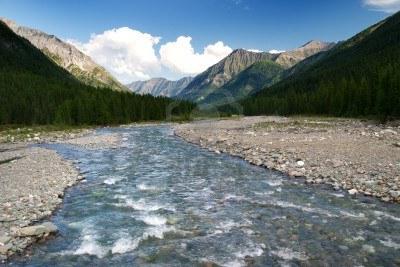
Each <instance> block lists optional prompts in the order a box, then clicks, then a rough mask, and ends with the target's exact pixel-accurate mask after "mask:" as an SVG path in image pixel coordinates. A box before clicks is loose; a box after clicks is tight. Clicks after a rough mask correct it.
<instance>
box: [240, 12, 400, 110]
mask: <svg viewBox="0 0 400 267" xmlns="http://www.w3.org/2000/svg"><path fill="white" fill-rule="evenodd" d="M296 67H297V69H296V72H295V73H294V74H293V75H291V76H289V77H288V78H287V79H285V80H283V81H282V82H280V83H278V84H276V85H274V86H272V87H267V88H265V89H264V90H263V91H261V92H260V93H258V94H256V95H255V96H254V97H251V98H249V99H247V100H245V101H243V102H242V105H243V107H244V112H245V114H247V115H257V114H275V113H277V114H300V113H302V114H327V115H335V116H367V115H378V116H383V117H391V116H395V117H399V116H400V13H397V14H395V15H393V16H391V17H389V18H388V19H386V20H384V21H382V22H380V23H378V24H376V25H373V26H372V27H370V28H368V29H366V30H365V31H363V32H361V33H359V34H357V35H356V36H354V37H353V38H351V39H349V40H347V41H345V42H342V43H340V44H339V45H337V46H336V47H334V48H333V49H331V50H329V51H327V52H324V53H323V54H320V55H318V56H317V57H315V58H313V59H312V60H311V62H309V64H303V65H300V66H295V68H296Z"/></svg>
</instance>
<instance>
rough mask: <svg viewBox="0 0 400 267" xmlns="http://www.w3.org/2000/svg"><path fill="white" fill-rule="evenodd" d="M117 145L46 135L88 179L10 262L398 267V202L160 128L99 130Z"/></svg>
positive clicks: (71, 193) (106, 264) (67, 195)
mask: <svg viewBox="0 0 400 267" xmlns="http://www.w3.org/2000/svg"><path fill="white" fill-rule="evenodd" d="M101 132H119V133H121V135H122V137H123V145H122V148H120V149H102V150H85V149H83V148H78V147H74V146H68V145H50V146H51V147H52V148H53V149H56V150H57V151H58V152H59V153H60V154H61V155H63V156H64V157H66V158H68V159H72V160H74V161H76V164H77V165H78V166H79V167H80V169H81V171H82V173H84V175H85V176H86V182H84V183H81V184H79V185H77V186H75V187H73V188H72V189H70V190H68V192H67V194H66V196H65V201H64V204H63V205H62V206H61V208H60V210H59V211H58V212H57V213H56V214H55V216H54V217H53V218H52V220H53V222H54V223H56V224H57V226H58V227H59V229H60V232H59V234H58V235H57V236H56V237H55V238H54V239H52V240H49V241H47V242H45V243H43V244H38V245H35V246H34V248H33V255H32V256H31V257H29V258H22V259H16V260H14V262H12V263H11V266H202V264H205V263H206V262H213V263H215V264H218V265H222V266H245V265H246V264H247V265H249V266H399V265H400V206H399V205H394V204H384V203H381V202H379V201H377V200H375V199H372V198H357V199H354V198H351V197H350V196H348V195H347V194H345V193H343V192H339V191H333V190H331V189H330V188H327V187H323V186H306V185H304V183H303V182H302V181H300V180H293V179H289V178H287V177H286V176H283V175H281V174H279V173H276V172H272V171H268V170H266V169H263V168H259V167H255V166H252V165H249V164H247V163H246V162H244V161H242V160H240V159H238V158H234V157H230V156H228V155H217V154H214V153H211V152H208V151H206V150H202V149H200V148H198V147H196V146H194V145H191V144H188V143H186V142H184V141H182V140H180V139H179V138H177V137H175V136H174V135H173V132H172V129H171V128H169V127H167V126H150V127H134V128H118V129H105V130H101V131H100V133H101Z"/></svg>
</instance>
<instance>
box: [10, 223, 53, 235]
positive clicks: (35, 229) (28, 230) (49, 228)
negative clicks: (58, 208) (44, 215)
mask: <svg viewBox="0 0 400 267" xmlns="http://www.w3.org/2000/svg"><path fill="white" fill-rule="evenodd" d="M57 231H58V229H57V226H55V225H54V224H53V223H51V222H45V223H42V224H39V225H34V226H27V227H23V228H21V229H19V231H18V235H19V236H42V235H44V234H51V233H55V232H57Z"/></svg>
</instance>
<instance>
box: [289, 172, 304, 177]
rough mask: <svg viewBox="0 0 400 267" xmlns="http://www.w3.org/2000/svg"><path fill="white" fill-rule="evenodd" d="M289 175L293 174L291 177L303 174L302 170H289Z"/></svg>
mask: <svg viewBox="0 0 400 267" xmlns="http://www.w3.org/2000/svg"><path fill="white" fill-rule="evenodd" d="M289 175H290V176H293V177H301V176H303V175H304V174H303V173H302V172H299V171H290V172H289Z"/></svg>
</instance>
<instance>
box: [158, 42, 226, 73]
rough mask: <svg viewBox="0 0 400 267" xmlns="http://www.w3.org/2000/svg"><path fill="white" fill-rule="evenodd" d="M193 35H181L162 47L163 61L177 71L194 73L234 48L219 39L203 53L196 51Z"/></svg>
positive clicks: (161, 56) (161, 57) (218, 59)
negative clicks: (193, 44)
mask: <svg viewBox="0 0 400 267" xmlns="http://www.w3.org/2000/svg"><path fill="white" fill-rule="evenodd" d="M191 41H192V37H190V36H179V37H178V38H177V39H176V41H174V42H168V43H166V44H164V45H162V46H161V48H160V59H161V63H162V64H163V65H164V66H166V67H167V68H169V69H171V70H173V71H175V72H176V73H180V74H184V75H194V74H198V73H200V72H202V71H204V70H206V69H207V68H208V67H210V66H211V65H213V64H215V63H217V62H218V61H220V60H221V59H223V58H224V57H226V56H227V55H229V54H230V53H231V52H232V48H230V47H229V46H227V45H225V44H224V43H223V42H221V41H218V42H216V43H215V44H210V45H208V46H206V47H205V48H204V50H203V52H202V53H196V52H195V50H194V48H193V46H192V44H191Z"/></svg>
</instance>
